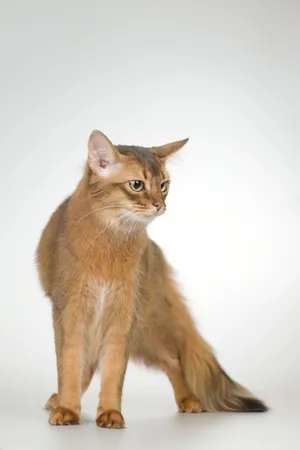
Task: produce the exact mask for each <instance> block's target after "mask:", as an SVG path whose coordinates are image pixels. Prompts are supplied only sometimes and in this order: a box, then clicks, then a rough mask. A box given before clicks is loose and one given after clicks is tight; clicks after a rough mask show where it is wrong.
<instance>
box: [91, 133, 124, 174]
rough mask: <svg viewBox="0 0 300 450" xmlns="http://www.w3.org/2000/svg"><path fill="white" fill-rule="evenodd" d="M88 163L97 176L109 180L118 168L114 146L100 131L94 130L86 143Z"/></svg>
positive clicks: (117, 158) (118, 162) (118, 157)
mask: <svg viewBox="0 0 300 450" xmlns="http://www.w3.org/2000/svg"><path fill="white" fill-rule="evenodd" d="M88 151H89V154H88V163H89V166H90V168H91V169H92V171H93V172H95V173H97V175H99V176H101V177H104V178H109V177H111V176H113V175H115V174H116V172H117V171H118V169H119V168H120V165H121V164H120V163H121V161H120V155H119V153H118V151H117V149H116V148H115V146H114V145H113V144H112V143H111V142H110V140H109V139H108V138H107V137H106V136H105V134H103V133H101V132H100V131H97V130H94V131H93V132H92V134H91V135H90V138H89V142H88Z"/></svg>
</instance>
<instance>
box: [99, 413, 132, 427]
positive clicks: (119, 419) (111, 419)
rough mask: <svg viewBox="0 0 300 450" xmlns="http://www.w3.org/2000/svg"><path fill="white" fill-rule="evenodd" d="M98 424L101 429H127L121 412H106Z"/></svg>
mask: <svg viewBox="0 0 300 450" xmlns="http://www.w3.org/2000/svg"><path fill="white" fill-rule="evenodd" d="M96 424H97V425H98V427H101V428H118V429H119V428H125V422H124V418H123V416H122V414H121V413H120V412H119V411H115V410H111V411H104V412H103V413H101V414H100V415H99V416H98V417H97V419H96Z"/></svg>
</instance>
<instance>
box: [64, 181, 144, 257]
mask: <svg viewBox="0 0 300 450" xmlns="http://www.w3.org/2000/svg"><path fill="white" fill-rule="evenodd" d="M101 208H102V210H101ZM66 231H67V240H68V246H69V247H70V249H71V251H72V253H73V254H75V256H76V257H77V258H80V261H82V262H83V264H89V265H90V264H93V265H102V266H103V264H108V261H113V260H114V259H116V258H117V259H119V260H123V261H124V264H126V263H129V262H130V263H132V262H133V261H135V260H136V259H138V258H140V257H141V254H142V253H143V250H144V248H145V246H146V245H147V242H148V236H147V232H146V228H145V226H144V225H143V224H142V223H138V222H132V221H130V215H129V214H127V213H126V212H124V214H121V215H116V211H114V212H113V213H112V211H111V210H109V208H108V209H105V207H101V200H99V202H98V203H97V208H95V206H94V205H93V202H92V201H91V198H90V195H89V191H88V189H87V187H86V184H85V183H84V180H83V181H82V182H81V183H80V184H79V185H78V187H77V189H76V190H75V192H74V194H73V195H72V196H71V198H70V200H69V205H68V211H67V218H66Z"/></svg>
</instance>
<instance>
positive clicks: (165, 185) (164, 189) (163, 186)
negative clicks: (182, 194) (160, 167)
mask: <svg viewBox="0 0 300 450" xmlns="http://www.w3.org/2000/svg"><path fill="white" fill-rule="evenodd" d="M168 187H169V182H168V181H163V182H162V183H161V185H160V190H161V192H167V190H168Z"/></svg>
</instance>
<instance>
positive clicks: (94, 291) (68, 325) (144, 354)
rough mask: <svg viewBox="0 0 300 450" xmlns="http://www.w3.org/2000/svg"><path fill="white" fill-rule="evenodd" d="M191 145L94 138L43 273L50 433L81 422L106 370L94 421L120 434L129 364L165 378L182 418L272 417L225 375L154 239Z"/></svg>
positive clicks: (44, 246) (50, 232) (55, 224)
mask: <svg viewBox="0 0 300 450" xmlns="http://www.w3.org/2000/svg"><path fill="white" fill-rule="evenodd" d="M187 141H188V139H185V140H182V141H178V142H173V143H170V144H166V145H163V146H161V147H152V148H143V147H136V146H126V145H117V146H115V145H113V144H112V142H111V141H110V140H109V139H108V138H107V137H106V136H105V135H104V134H103V133H101V132H100V131H93V133H92V134H91V136H90V138H89V141H88V160H87V164H86V166H85V170H84V175H83V177H82V179H81V181H80V182H79V184H78V186H77V187H76V189H75V191H74V193H73V194H72V195H71V196H70V197H69V198H67V199H66V200H65V201H64V202H63V203H62V204H61V205H60V206H59V207H58V208H57V210H56V211H55V212H54V213H53V214H52V216H51V217H50V219H49V222H48V224H47V225H46V227H45V228H44V230H43V232H42V236H41V239H40V242H39V245H38V248H37V267H38V272H39V277H40V281H41V284H42V287H43V289H44V291H45V294H46V295H47V296H48V297H50V299H51V301H52V306H53V326H54V334H55V348H56V357H57V373H58V394H53V395H52V396H51V397H50V398H49V400H48V402H47V405H46V406H47V408H48V409H49V410H50V416H49V423H50V424H51V425H74V424H78V423H79V422H80V413H81V406H80V399H81V396H82V395H83V393H84V392H85V391H86V389H87V388H88V386H89V384H90V382H91V380H92V377H93V375H94V373H95V371H96V369H97V368H98V367H99V364H100V368H101V390H100V396H99V403H98V408H97V415H96V423H97V425H98V426H100V427H104V428H123V427H124V426H125V422H124V418H123V416H122V414H121V397H122V387H123V381H124V376H125V372H126V366H127V362H128V359H129V358H132V359H133V360H136V361H142V362H144V363H145V364H146V365H149V366H154V367H157V368H159V369H161V370H162V371H163V372H165V373H166V375H167V376H168V378H169V380H170V382H171V384H172V387H173V390H174V396H175V400H176V403H177V406H178V409H179V411H181V412H185V413H198V412H201V411H240V412H243V411H244V412H250V411H256V412H262V411H266V410H267V406H266V405H265V404H264V403H263V402H262V401H261V400H259V399H257V398H255V397H254V396H253V395H252V394H251V393H250V392H249V391H248V390H246V389H245V388H243V387H242V386H241V385H239V384H238V383H236V382H235V381H233V380H232V379H231V378H230V377H229V376H228V375H227V374H226V373H225V371H224V370H223V369H222V368H221V366H220V365H219V363H218V361H217V359H216V357H215V356H214V353H213V351H212V349H211V348H210V346H209V345H208V343H207V342H206V341H205V340H204V339H203V338H202V337H201V335H200V334H199V333H198V331H197V329H196V326H195V324H194V321H193V318H192V316H191V314H190V312H189V310H188V308H187V306H186V303H185V301H184V299H183V298H182V296H181V294H180V292H179V290H178V287H177V285H176V283H175V281H174V279H173V274H172V269H171V267H170V266H169V264H168V263H167V261H166V259H165V257H164V255H163V252H162V250H161V249H160V248H159V247H158V245H157V244H155V243H154V242H153V241H152V240H151V239H150V238H149V237H148V235H147V231H146V228H147V225H148V224H149V223H150V222H151V221H152V220H153V219H155V218H156V217H157V216H160V215H162V214H163V213H164V212H165V210H166V197H167V195H168V191H169V187H170V179H169V174H168V172H167V170H166V161H167V159H168V158H169V157H170V156H171V155H173V154H174V153H175V152H177V151H178V150H180V149H181V148H182V147H183V146H184V145H185V144H186V143H187Z"/></svg>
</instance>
